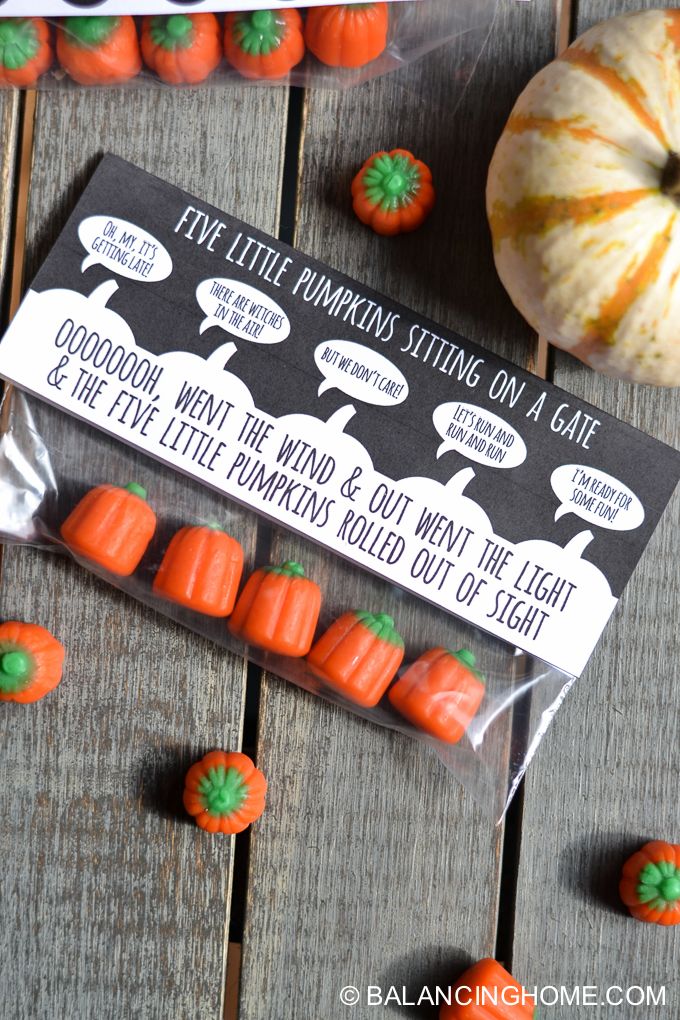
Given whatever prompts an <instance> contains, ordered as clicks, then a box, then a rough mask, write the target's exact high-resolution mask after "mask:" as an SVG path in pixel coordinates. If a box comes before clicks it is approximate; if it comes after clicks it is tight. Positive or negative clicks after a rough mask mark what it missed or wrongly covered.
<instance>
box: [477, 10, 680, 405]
mask: <svg viewBox="0 0 680 1020" xmlns="http://www.w3.org/2000/svg"><path fill="white" fill-rule="evenodd" d="M678 153H680V11H677V10H667V11H661V10H657V11H642V12H639V13H636V14H629V15H623V16H622V17H617V18H613V19H612V20H611V21H606V22H603V23H602V24H601V25H597V26H595V28H592V29H590V30H589V31H588V32H586V33H585V34H584V35H582V36H581V37H580V38H579V39H577V40H576V42H574V43H573V45H572V46H570V47H569V49H567V50H565V51H564V53H563V54H562V55H561V56H560V57H559V58H558V59H557V60H555V61H553V63H552V64H549V65H548V67H546V68H544V69H543V70H542V71H541V72H540V73H539V74H537V75H536V77H535V78H534V79H533V81H531V82H530V84H529V85H528V86H527V88H526V89H525V90H524V92H523V93H522V95H521V96H520V98H519V99H518V101H517V103H516V104H515V107H514V109H513V111H512V114H511V116H510V119H509V121H508V124H507V125H506V128H505V131H504V132H503V135H502V137H501V139H500V141H499V143H498V146H497V148H496V152H495V153H494V157H493V160H492V163H491V168H490V171H489V180H488V184H487V212H488V215H489V222H490V224H491V232H492V235H493V242H494V255H495V259H496V267H497V269H498V272H499V275H500V277H501V279H502V281H503V283H504V284H505V286H506V288H507V290H508V292H509V294H510V296H511V298H512V300H513V301H514V303H515V305H516V306H517V308H518V309H519V310H520V312H522V314H523V315H524V316H525V318H526V319H527V320H528V321H529V322H530V323H531V325H532V326H533V327H534V328H535V329H536V330H537V331H538V332H540V333H542V334H543V335H544V336H546V337H547V339H548V340H550V341H551V342H552V343H554V344H556V345H557V346H558V347H562V348H563V349H564V350H567V351H569V352H570V353H571V354H574V355H575V356H576V357H578V358H580V359H581V360H582V361H585V362H586V363H587V364H589V365H591V366H592V367H593V368H595V369H598V370H599V371H602V372H606V373H607V374H609V375H613V376H618V377H620V378H623V379H629V380H632V381H634V382H643V383H653V384H655V385H657V386H680V156H679V155H677V154H678Z"/></svg>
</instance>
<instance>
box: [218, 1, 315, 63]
mask: <svg viewBox="0 0 680 1020" xmlns="http://www.w3.org/2000/svg"><path fill="white" fill-rule="evenodd" d="M224 53H225V56H226V58H227V60H228V61H229V63H230V64H231V65H232V67H234V68H235V69H236V70H237V71H238V73H239V74H240V75H242V76H243V77H244V78H253V79H257V78H263V79H276V78H285V76H286V75H287V74H288V72H289V71H290V70H291V69H292V68H293V67H295V66H296V64H299V63H300V61H301V60H302V58H303V57H304V55H305V43H304V37H303V34H302V18H301V17H300V12H299V11H297V10H296V9H295V8H293V7H284V8H281V10H262V11H242V12H240V13H232V14H227V16H226V17H225V19H224Z"/></svg>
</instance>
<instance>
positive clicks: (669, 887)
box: [637, 861, 680, 911]
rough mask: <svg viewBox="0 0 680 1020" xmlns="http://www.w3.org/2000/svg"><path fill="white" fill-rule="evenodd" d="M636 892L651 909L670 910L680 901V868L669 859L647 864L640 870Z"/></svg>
mask: <svg viewBox="0 0 680 1020" xmlns="http://www.w3.org/2000/svg"><path fill="white" fill-rule="evenodd" d="M637 894H638V899H639V900H640V903H644V904H646V906H648V907H651V908H652V910H661V911H664V910H672V909H673V907H675V905H676V904H677V903H678V902H680V868H678V867H676V866H675V864H671V862H670V861H659V862H658V863H657V864H647V865H646V866H645V867H644V868H643V869H642V871H641V872H640V876H639V879H638V886H637Z"/></svg>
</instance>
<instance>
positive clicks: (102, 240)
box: [78, 216, 172, 283]
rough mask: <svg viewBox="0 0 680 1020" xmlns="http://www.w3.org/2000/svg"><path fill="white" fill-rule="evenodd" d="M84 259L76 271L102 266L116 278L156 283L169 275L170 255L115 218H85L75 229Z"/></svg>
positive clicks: (138, 229) (133, 226)
mask: <svg viewBox="0 0 680 1020" xmlns="http://www.w3.org/2000/svg"><path fill="white" fill-rule="evenodd" d="M78 237H79V238H80V243H81V244H82V246H83V248H85V250H86V251H87V256H86V257H85V259H84V260H83V263H82V265H81V267H80V271H81V273H84V272H85V271H86V270H88V269H89V268H90V266H105V267H106V269H109V270H111V272H112V273H116V274H117V275H118V276H125V277H126V278H127V279H128V280H139V281H141V282H144V283H158V281H159V280H165V279H166V278H167V277H168V276H170V273H171V272H172V259H171V258H170V253H169V252H168V251H167V250H166V249H165V248H164V247H163V245H162V244H161V242H160V241H159V240H157V238H155V237H154V236H153V235H152V234H148V233H147V232H146V230H142V228H141V227H138V226H136V224H134V223H128V221H127V220H121V219H118V217H116V216H88V218H87V219H85V220H83V221H82V223H81V224H80V225H79V227H78Z"/></svg>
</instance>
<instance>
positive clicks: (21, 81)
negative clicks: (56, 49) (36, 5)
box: [0, 18, 52, 88]
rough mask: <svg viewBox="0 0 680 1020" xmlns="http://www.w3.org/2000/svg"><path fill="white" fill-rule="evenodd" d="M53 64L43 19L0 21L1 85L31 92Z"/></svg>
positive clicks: (2, 19)
mask: <svg viewBox="0 0 680 1020" xmlns="http://www.w3.org/2000/svg"><path fill="white" fill-rule="evenodd" d="M51 63H52V47H51V45H50V30H49V28H48V27H47V22H46V21H45V20H44V19H43V18H0V85H15V86H17V87H18V88H31V87H32V86H33V85H35V83H36V82H37V80H38V78H39V77H40V75H41V74H44V73H45V71H47V70H48V69H49V66H50V64H51Z"/></svg>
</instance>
